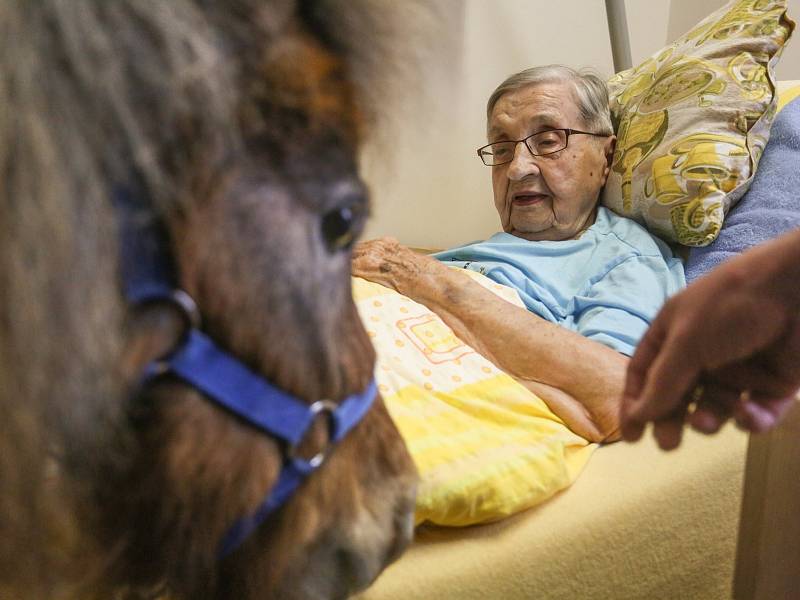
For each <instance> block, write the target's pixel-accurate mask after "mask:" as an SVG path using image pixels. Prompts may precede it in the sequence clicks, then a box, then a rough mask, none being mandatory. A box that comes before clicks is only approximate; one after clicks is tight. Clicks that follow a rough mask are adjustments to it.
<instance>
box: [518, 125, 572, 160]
mask: <svg viewBox="0 0 800 600" xmlns="http://www.w3.org/2000/svg"><path fill="white" fill-rule="evenodd" d="M526 142H527V144H528V149H529V150H530V151H531V152H532V153H533V154H538V155H543V154H552V153H553V152H558V151H559V150H563V149H564V148H566V147H567V133H566V132H565V131H564V130H562V129H553V130H552V131H540V132H539V133H537V134H536V135H532V136H531V137H529V138H528V139H527V140H526Z"/></svg>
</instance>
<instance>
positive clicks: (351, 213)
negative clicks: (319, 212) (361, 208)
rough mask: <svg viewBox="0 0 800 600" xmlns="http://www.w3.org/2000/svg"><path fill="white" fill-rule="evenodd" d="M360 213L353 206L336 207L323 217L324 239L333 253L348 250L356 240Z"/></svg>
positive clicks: (358, 231)
mask: <svg viewBox="0 0 800 600" xmlns="http://www.w3.org/2000/svg"><path fill="white" fill-rule="evenodd" d="M360 223H361V218H360V213H359V212H358V211H356V210H355V209H354V208H353V207H352V206H342V207H340V208H336V209H334V210H332V211H330V212H329V213H327V214H325V215H323V217H322V239H323V240H324V241H325V245H326V246H327V247H328V251H329V252H331V253H334V252H338V251H340V250H347V249H349V248H350V247H351V246H352V245H353V242H355V241H356V238H357V237H358V234H359V233H360V230H359V229H360V228H359V227H358V225H359V224H360Z"/></svg>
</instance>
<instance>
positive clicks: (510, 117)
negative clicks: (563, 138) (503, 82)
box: [486, 81, 584, 139]
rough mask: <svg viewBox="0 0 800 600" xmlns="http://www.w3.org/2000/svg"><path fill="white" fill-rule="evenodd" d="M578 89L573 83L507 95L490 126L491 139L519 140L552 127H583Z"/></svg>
mask: <svg viewBox="0 0 800 600" xmlns="http://www.w3.org/2000/svg"><path fill="white" fill-rule="evenodd" d="M583 126H584V123H583V119H582V118H581V115H580V110H579V108H578V103H577V99H576V97H575V91H574V86H573V84H572V83H571V82H569V81H555V82H547V83H537V84H531V85H527V86H525V87H522V88H519V89H516V90H512V91H510V92H506V93H505V94H503V95H502V96H500V98H498V100H497V102H496V103H495V105H494V108H492V114H491V116H490V117H489V121H488V122H487V124H486V127H487V135H488V136H489V138H490V139H492V138H497V137H511V136H519V137H518V138H516V139H520V138H521V137H524V136H525V135H528V134H530V133H533V132H535V131H540V130H542V129H547V128H548V127H572V128H580V127H583Z"/></svg>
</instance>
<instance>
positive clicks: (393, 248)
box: [352, 237, 446, 300]
mask: <svg viewBox="0 0 800 600" xmlns="http://www.w3.org/2000/svg"><path fill="white" fill-rule="evenodd" d="M442 269H446V267H444V266H443V265H442V264H441V263H439V261H437V260H435V259H433V258H430V257H429V256H425V255H423V254H419V253H417V252H414V251H413V250H411V249H410V248H408V247H407V246H403V245H401V244H400V243H399V242H398V241H397V240H396V239H394V238H389V237H386V238H379V239H376V240H368V241H366V242H361V243H359V244H356V246H355V247H354V248H353V263H352V272H353V275H354V276H355V277H362V278H364V279H367V280H368V281H373V282H375V283H380V284H381V285H384V286H386V287H388V288H392V289H393V290H395V291H397V292H400V293H401V294H403V295H405V296H408V297H409V298H411V299H413V300H418V299H420V297H421V296H422V295H423V294H424V292H425V291H428V292H429V291H430V288H431V286H436V274H437V273H439V274H441V270H442Z"/></svg>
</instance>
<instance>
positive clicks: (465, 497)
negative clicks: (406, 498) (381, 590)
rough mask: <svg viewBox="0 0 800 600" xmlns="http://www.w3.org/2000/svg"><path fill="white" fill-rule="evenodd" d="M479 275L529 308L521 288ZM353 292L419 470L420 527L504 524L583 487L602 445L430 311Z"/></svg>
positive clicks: (370, 287) (360, 289) (384, 390)
mask: <svg viewBox="0 0 800 600" xmlns="http://www.w3.org/2000/svg"><path fill="white" fill-rule="evenodd" d="M470 274H471V275H473V276H474V277H475V278H476V279H478V281H479V282H480V283H481V284H483V285H485V286H486V287H487V288H489V289H491V290H493V291H494V292H496V293H498V294H499V295H500V296H501V297H503V298H505V299H506V300H508V301H509V302H514V303H516V304H518V305H520V306H521V305H522V303H521V301H520V300H519V297H518V296H517V294H516V292H515V291H514V290H512V289H510V288H506V287H504V286H500V285H497V284H495V283H494V282H492V281H490V280H489V279H487V278H485V277H483V276H482V275H479V274H477V273H471V272H470ZM353 293H354V297H355V300H356V304H357V306H358V309H359V313H360V314H361V318H362V320H363V322H364V325H365V326H366V328H367V332H368V334H369V336H370V338H371V339H372V342H373V344H374V345H375V348H376V351H377V354H378V364H377V367H376V378H377V380H378V389H379V390H380V392H381V394H382V395H383V398H384V401H385V402H386V405H387V407H388V409H389V412H390V413H391V415H392V418H393V419H394V421H395V423H396V424H397V426H398V428H399V429H400V432H401V434H402V435H403V438H404V439H405V441H406V444H407V445H408V448H409V450H410V452H411V455H412V457H413V458H414V461H415V463H416V465H417V468H418V469H419V472H420V476H421V484H420V488H419V492H418V497H417V515H416V516H417V523H421V522H423V521H429V522H432V523H437V524H440V525H469V524H474V523H481V522H486V521H492V520H497V519H500V518H503V517H506V516H508V515H511V514H513V513H515V512H518V511H520V510H523V509H526V508H529V507H531V506H534V505H535V504H538V503H540V502H542V501H544V500H546V499H547V498H549V497H550V496H552V495H553V494H555V493H556V492H558V491H559V490H561V489H563V488H565V487H567V486H568V485H570V484H571V483H572V482H573V481H574V480H575V478H576V477H577V476H578V474H579V473H580V471H581V469H582V468H583V467H584V465H585V464H586V462H587V460H588V459H589V456H590V455H591V453H592V451H593V450H594V448H595V445H594V444H589V443H588V442H587V441H586V440H585V439H583V438H581V437H579V436H577V435H576V434H574V433H572V432H571V431H570V430H569V429H568V428H567V427H566V426H565V425H564V423H563V421H561V419H559V418H558V417H557V416H556V415H555V414H554V413H552V412H551V411H550V410H549V409H548V408H547V405H546V404H545V403H544V402H543V401H542V400H541V399H540V398H539V397H537V396H536V395H535V394H533V393H532V392H531V391H529V390H528V389H527V388H525V387H523V386H522V385H521V384H519V383H517V382H516V381H515V380H514V379H513V378H511V377H510V376H509V375H506V374H505V373H503V372H502V371H500V370H499V369H498V368H497V367H495V366H494V365H493V364H492V363H491V362H490V361H488V360H486V359H485V358H484V357H483V356H481V355H479V354H478V353H477V352H475V350H473V349H472V348H471V347H469V346H467V345H466V344H464V343H463V342H462V341H461V340H460V339H458V338H457V337H456V336H455V335H454V334H453V332H452V330H451V329H450V328H449V327H447V325H445V324H444V322H443V321H442V320H441V319H439V317H437V316H436V315H435V314H434V313H432V312H431V311H430V310H428V309H427V308H426V307H424V306H422V305H421V304H418V303H416V302H414V301H412V300H410V299H409V298H406V297H405V296H402V295H400V294H398V293H397V292H395V291H393V290H390V289H388V288H385V287H383V286H381V285H379V284H375V283H371V282H368V281H365V280H363V279H359V278H354V279H353ZM576 368H579V367H578V366H576Z"/></svg>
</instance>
